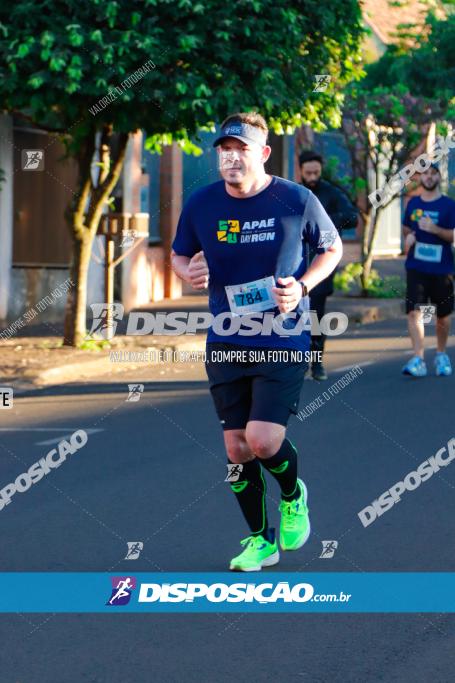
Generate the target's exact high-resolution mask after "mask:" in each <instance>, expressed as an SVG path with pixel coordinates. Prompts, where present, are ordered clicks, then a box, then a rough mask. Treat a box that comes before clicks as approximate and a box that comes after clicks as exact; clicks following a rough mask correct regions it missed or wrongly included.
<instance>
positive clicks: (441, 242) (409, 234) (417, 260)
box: [402, 164, 455, 377]
mask: <svg viewBox="0 0 455 683" xmlns="http://www.w3.org/2000/svg"><path fill="white" fill-rule="evenodd" d="M420 182H421V185H422V187H423V192H422V194H421V195H420V196H418V197H412V199H410V200H409V203H408V205H407V207H406V212H405V215H404V219H403V232H404V235H405V250H406V252H407V259H406V273H407V275H406V278H407V288H406V313H407V314H408V328H409V336H410V337H411V342H412V346H413V349H414V355H413V356H412V358H411V359H410V360H409V361H408V362H407V363H406V365H405V366H404V368H403V370H402V372H403V374H405V375H412V376H413V377H424V376H425V375H426V374H427V366H426V364H425V361H424V338H425V333H424V324H425V323H426V322H427V321H429V320H430V319H431V313H432V308H429V307H428V303H431V304H434V307H433V310H434V308H435V309H436V339H437V352H436V356H435V359H434V364H435V371H436V375H438V376H441V377H443V376H448V375H451V374H452V366H451V363H450V358H449V356H448V355H447V353H446V345H447V339H448V337H449V332H450V315H451V313H452V311H453V303H454V297H453V265H454V264H453V255H452V242H453V236H454V232H453V231H454V228H455V202H454V201H453V200H452V199H450V198H449V197H446V196H445V195H442V194H441V192H440V189H439V184H440V182H441V175H440V172H439V169H438V167H437V166H436V165H435V164H431V166H430V167H429V168H428V169H427V170H426V171H424V172H423V173H422V174H421V177H420Z"/></svg>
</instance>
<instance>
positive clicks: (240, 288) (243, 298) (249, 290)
mask: <svg viewBox="0 0 455 683" xmlns="http://www.w3.org/2000/svg"><path fill="white" fill-rule="evenodd" d="M274 286H275V278H274V277H273V276H270V277H264V278H262V279H261V280H253V281H252V282H244V283H243V284H241V285H227V286H226V287H225V290H226V296H227V299H228V302H229V307H230V309H231V312H232V313H233V314H234V315H245V314H246V313H258V312H259V311H268V310H270V309H272V308H275V306H276V302H275V299H274V298H273V294H272V287H274Z"/></svg>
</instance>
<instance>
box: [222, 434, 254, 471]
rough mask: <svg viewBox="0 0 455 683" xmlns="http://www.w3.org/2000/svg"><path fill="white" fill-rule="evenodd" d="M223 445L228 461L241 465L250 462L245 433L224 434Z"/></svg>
mask: <svg viewBox="0 0 455 683" xmlns="http://www.w3.org/2000/svg"><path fill="white" fill-rule="evenodd" d="M224 445H225V447H226V453H227V456H228V458H229V460H230V461H231V462H232V463H235V464H241V463H244V462H247V461H248V460H251V457H252V456H251V452H250V449H249V447H248V444H247V442H246V439H245V432H237V431H236V432H235V433H230V432H225V433H224Z"/></svg>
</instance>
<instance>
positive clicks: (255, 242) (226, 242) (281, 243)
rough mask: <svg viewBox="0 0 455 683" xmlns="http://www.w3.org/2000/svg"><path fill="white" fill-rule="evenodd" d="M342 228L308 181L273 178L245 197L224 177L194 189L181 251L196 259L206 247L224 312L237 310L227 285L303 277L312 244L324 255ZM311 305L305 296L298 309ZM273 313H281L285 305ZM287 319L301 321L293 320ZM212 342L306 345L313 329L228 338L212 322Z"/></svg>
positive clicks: (214, 307) (215, 308)
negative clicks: (233, 194)
mask: <svg viewBox="0 0 455 683" xmlns="http://www.w3.org/2000/svg"><path fill="white" fill-rule="evenodd" d="M337 234H338V233H337V231H336V228H335V226H334V225H333V223H332V221H331V220H330V218H329V217H328V215H327V213H326V212H325V210H324V209H323V207H322V205H321V203H320V202H319V200H318V199H317V198H316V197H315V196H314V194H313V193H312V192H311V191H310V190H308V189H306V188H305V187H303V186H302V185H297V184H296V183H292V182H290V181H288V180H284V179H283V178H278V177H276V176H273V177H272V181H271V182H270V184H269V185H268V186H267V187H266V188H265V189H264V190H262V191H261V192H259V193H258V194H256V195H254V196H253V197H248V198H245V199H237V198H235V197H231V196H230V195H229V194H228V193H227V192H226V188H225V184H224V180H221V181H218V182H216V183H213V184H211V185H207V186H206V187H203V188H201V189H200V190H197V191H196V192H195V193H194V194H193V195H191V197H190V198H189V200H188V202H187V203H186V205H185V207H184V209H183V211H182V214H181V216H180V220H179V223H178V226H177V234H176V236H175V239H174V242H173V245H172V247H173V249H174V251H175V253H176V254H179V255H181V256H188V257H190V258H191V257H192V256H194V254H196V253H197V252H199V251H201V250H203V251H204V255H205V258H206V260H207V264H208V268H209V273H210V278H209V308H210V312H211V313H212V314H213V315H214V316H216V315H218V314H219V313H226V312H229V311H230V307H229V302H228V298H227V295H226V291H225V289H224V288H225V286H226V285H238V284H243V283H247V282H251V281H253V280H258V279H260V278H264V277H269V276H271V275H272V276H274V277H275V281H277V280H278V278H279V277H288V276H294V277H295V278H296V279H300V278H301V277H302V276H303V274H304V273H305V271H306V269H307V254H306V252H307V249H306V245H307V244H308V245H310V247H312V248H313V249H316V251H317V252H318V253H324V252H325V251H327V249H328V248H329V246H330V244H333V242H334V241H335V238H336V236H337ZM327 245H328V246H327ZM308 305H309V304H308V297H305V298H304V299H302V300H301V302H300V303H299V306H298V308H297V309H296V311H295V312H296V313H297V314H301V313H302V312H303V311H304V310H308ZM270 311H272V312H274V313H275V314H276V315H278V314H279V309H278V307H275V308H271V309H270ZM267 313H268V311H267ZM257 315H259V316H260V314H257ZM287 324H290V325H291V326H293V325H295V323H294V322H293V323H291V321H286V325H287ZM286 325H283V326H284V327H286ZM225 327H226V326H225ZM207 342H225V343H231V344H232V343H233V344H243V345H247V346H256V347H265V348H269V347H272V348H288V349H289V348H290V349H297V350H302V351H306V350H308V349H309V346H310V332H309V331H303V332H302V334H299V335H294V336H292V335H290V336H281V335H278V334H276V333H275V332H273V333H272V334H271V335H261V334H260V333H259V334H256V335H255V336H243V335H241V334H239V333H233V334H230V335H229V336H224V335H223V336H221V335H218V334H216V333H215V332H214V331H213V329H212V328H210V329H209V333H208V337H207Z"/></svg>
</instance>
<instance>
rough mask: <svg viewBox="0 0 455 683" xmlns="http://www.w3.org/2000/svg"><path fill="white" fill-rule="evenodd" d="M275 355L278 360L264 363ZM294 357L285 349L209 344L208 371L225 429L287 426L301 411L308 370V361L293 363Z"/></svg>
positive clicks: (217, 410) (211, 390) (213, 395)
mask: <svg viewBox="0 0 455 683" xmlns="http://www.w3.org/2000/svg"><path fill="white" fill-rule="evenodd" d="M269 352H270V353H269ZM272 355H274V356H275V357H276V358H275V360H263V359H264V357H265V358H266V359H267V358H271V357H272ZM290 357H291V352H290V351H288V350H285V349H270V348H268V349H257V348H254V347H246V346H242V345H240V344H225V343H220V342H212V343H210V344H207V359H206V364H205V367H206V371H207V375H208V378H209V384H210V392H211V394H212V398H213V401H214V403H215V408H216V412H217V414H218V418H219V420H220V422H221V424H222V426H223V429H225V430H228V429H245V427H246V425H247V423H248V422H249V421H250V420H261V421H264V422H274V423H276V424H280V425H283V426H284V427H285V426H286V425H287V423H288V421H289V417H290V416H291V414H292V413H294V414H296V413H297V411H298V405H299V397H300V390H301V388H302V383H303V378H304V375H305V371H306V369H307V367H308V363H306V362H305V361H303V362H302V361H300V362H298V361H295V362H291V361H290Z"/></svg>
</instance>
